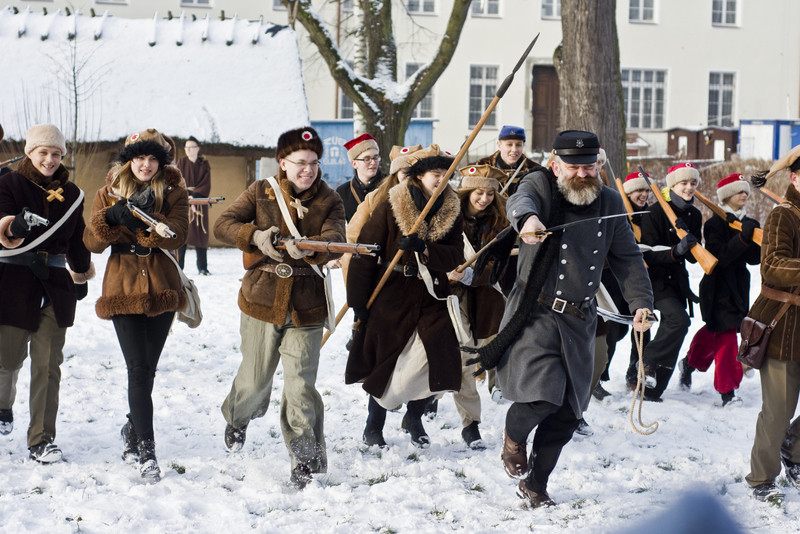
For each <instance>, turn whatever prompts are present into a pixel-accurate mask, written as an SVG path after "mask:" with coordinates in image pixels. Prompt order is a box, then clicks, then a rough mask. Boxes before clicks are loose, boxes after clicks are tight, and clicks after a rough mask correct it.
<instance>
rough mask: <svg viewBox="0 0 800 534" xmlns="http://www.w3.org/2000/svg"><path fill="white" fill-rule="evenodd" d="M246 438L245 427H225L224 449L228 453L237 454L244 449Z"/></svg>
mask: <svg viewBox="0 0 800 534" xmlns="http://www.w3.org/2000/svg"><path fill="white" fill-rule="evenodd" d="M246 437H247V425H244V426H243V427H241V428H236V427H235V426H232V425H225V448H226V449H227V450H228V452H239V451H240V450H242V447H244V440H245V438H246Z"/></svg>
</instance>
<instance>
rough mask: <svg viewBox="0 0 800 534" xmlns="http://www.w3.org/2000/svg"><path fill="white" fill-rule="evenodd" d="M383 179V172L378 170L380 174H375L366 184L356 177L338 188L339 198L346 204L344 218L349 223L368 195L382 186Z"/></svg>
mask: <svg viewBox="0 0 800 534" xmlns="http://www.w3.org/2000/svg"><path fill="white" fill-rule="evenodd" d="M383 178H384V175H383V172H381V170H380V169H378V172H377V173H375V176H373V177H372V179H371V180H370V181H369V182H367V183H366V184H364V183H362V182H361V180H359V179H358V176H357V175H356V176H353V178H351V179H350V180H348V181H346V182H345V183H343V184H342V185H340V186H339V187H337V188H336V192H337V193H339V196H340V197H341V199H342V202H343V203H344V217H345V219H346V220H347V222H350V219H352V218H353V215H355V213H356V210H357V209H358V205H359V204H361V203H362V202H364V199H365V198H366V197H367V195H368V194H369V193H371V192H373V191H375V190H376V189H377V188H378V186H380V185H381V182H383Z"/></svg>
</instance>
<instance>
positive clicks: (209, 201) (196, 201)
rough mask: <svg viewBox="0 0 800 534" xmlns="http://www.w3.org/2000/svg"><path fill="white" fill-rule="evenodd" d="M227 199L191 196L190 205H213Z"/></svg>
mask: <svg viewBox="0 0 800 534" xmlns="http://www.w3.org/2000/svg"><path fill="white" fill-rule="evenodd" d="M224 200H225V197H205V198H204V197H200V198H198V197H194V198H191V197H189V205H190V206H211V205H213V204H219V203H221V202H223V201H224Z"/></svg>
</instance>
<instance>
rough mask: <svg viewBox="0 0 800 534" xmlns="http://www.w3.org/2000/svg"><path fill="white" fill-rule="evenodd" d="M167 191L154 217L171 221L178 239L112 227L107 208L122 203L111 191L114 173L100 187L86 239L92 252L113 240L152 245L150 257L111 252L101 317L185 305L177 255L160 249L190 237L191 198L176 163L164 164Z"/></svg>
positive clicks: (99, 307) (153, 312) (100, 302)
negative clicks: (107, 218) (176, 265)
mask: <svg viewBox="0 0 800 534" xmlns="http://www.w3.org/2000/svg"><path fill="white" fill-rule="evenodd" d="M162 172H163V173H165V175H164V178H165V181H166V184H167V190H166V191H165V193H164V207H163V208H162V211H161V212H157V213H153V214H152V215H151V216H152V217H153V218H154V219H156V220H157V221H159V222H163V223H166V225H167V226H169V228H170V229H171V230H172V231H173V232H175V234H176V237H175V238H165V237H161V236H159V235H158V234H156V233H155V232H148V231H146V230H141V229H139V230H136V233H135V234H134V233H133V232H132V231H130V230H129V229H128V228H126V227H125V226H109V225H108V223H107V222H106V210H108V208H110V207H111V206H113V205H114V204H116V203H117V201H118V199H117V198H115V197H113V196H111V194H110V193H111V192H112V191H111V183H110V182H111V172H109V174H108V176H106V185H105V187H103V188H101V189H100V190H98V191H97V194H96V195H95V197H94V204H92V215H91V216H90V218H89V222H88V223H87V225H86V231H85V232H84V234H83V242H84V243H85V244H86V247H87V248H88V249H89V250H91V251H92V252H94V253H96V254H99V253H101V252H103V251H104V250H105V249H106V248H108V247H109V246H110V245H112V244H123V245H124V244H133V243H138V244H139V245H141V246H143V247H151V248H153V250H152V251H151V252H150V255H148V256H137V255H136V254H118V253H116V254H111V256H110V257H109V258H108V263H107V264H106V272H105V276H104V277H103V294H102V296H101V297H100V298H99V299H97V303H96V304H95V311H96V312H97V316H98V317H100V318H101V319H110V318H111V317H112V316H114V315H122V314H144V315H147V316H149V317H153V316H155V315H160V314H162V313H166V312H170V311H179V310H182V309H184V308H185V307H186V304H187V300H186V293H184V291H183V289H182V288H181V278H180V275H179V274H178V270H177V268H176V267H175V265H174V264H173V263H172V260H170V259H169V258H167V257H166V255H165V254H164V253H163V252H161V251H160V250H158V248H159V247H160V248H164V249H167V250H175V249H177V248H179V247H181V246H182V245H183V244H184V242H185V241H186V233H187V230H188V226H189V203H188V198H189V197H188V195H187V193H186V189H185V188H184V186H183V184H184V182H183V178H182V177H181V173H180V171H179V170H178V169H177V168H176V167H173V166H171V165H168V166H166V167H164V168H163V169H162Z"/></svg>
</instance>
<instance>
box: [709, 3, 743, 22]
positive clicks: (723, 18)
mask: <svg viewBox="0 0 800 534" xmlns="http://www.w3.org/2000/svg"><path fill="white" fill-rule="evenodd" d="M731 18H732V19H733V21H731V20H730V19H731ZM717 19H718V20H717ZM711 25H712V26H728V27H731V26H738V25H739V2H737V0H711Z"/></svg>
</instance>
